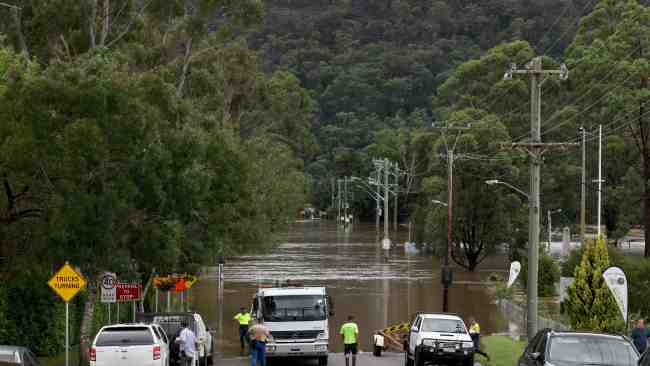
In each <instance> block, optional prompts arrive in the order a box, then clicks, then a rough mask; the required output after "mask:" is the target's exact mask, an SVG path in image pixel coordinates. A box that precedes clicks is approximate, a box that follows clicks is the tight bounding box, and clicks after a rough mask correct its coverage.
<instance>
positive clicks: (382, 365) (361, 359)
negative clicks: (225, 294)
mask: <svg viewBox="0 0 650 366" xmlns="http://www.w3.org/2000/svg"><path fill="white" fill-rule="evenodd" d="M214 363H215V365H217V366H245V365H246V366H248V365H250V359H249V358H248V357H238V358H231V359H217V360H215V362H214ZM271 365H276V366H315V365H318V362H316V360H309V359H305V360H293V359H277V360H272V361H271ZM402 365H404V354H403V353H383V354H382V355H381V357H374V356H373V355H372V353H363V354H360V355H358V356H357V366H402ZM328 366H345V358H343V354H342V353H330V357H329V364H328Z"/></svg>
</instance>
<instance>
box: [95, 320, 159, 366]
mask: <svg viewBox="0 0 650 366" xmlns="http://www.w3.org/2000/svg"><path fill="white" fill-rule="evenodd" d="M93 349H94V353H95V359H96V360H95V362H94V364H93V365H94V366H154V365H160V364H161V360H160V358H161V350H160V346H159V345H158V344H156V343H155V342H154V334H153V333H152V331H151V329H150V328H148V327H146V326H143V327H134V326H125V327H111V328H105V329H104V330H102V331H101V332H100V333H99V334H98V335H97V339H96V340H95V344H94V345H93ZM91 364H92V363H91Z"/></svg>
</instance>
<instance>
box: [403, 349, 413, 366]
mask: <svg viewBox="0 0 650 366" xmlns="http://www.w3.org/2000/svg"><path fill="white" fill-rule="evenodd" d="M404 366H413V360H411V358H410V357H409V351H408V350H407V351H406V352H404Z"/></svg>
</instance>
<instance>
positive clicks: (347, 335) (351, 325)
mask: <svg viewBox="0 0 650 366" xmlns="http://www.w3.org/2000/svg"><path fill="white" fill-rule="evenodd" d="M341 337H342V338H343V344H344V345H345V350H344V354H345V366H350V356H352V366H356V365H357V352H358V351H359V345H358V343H357V338H358V337H359V327H358V326H357V323H355V322H354V316H352V315H350V316H348V322H347V323H345V324H343V325H342V326H341Z"/></svg>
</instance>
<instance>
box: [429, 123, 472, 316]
mask: <svg viewBox="0 0 650 366" xmlns="http://www.w3.org/2000/svg"><path fill="white" fill-rule="evenodd" d="M440 123H442V124H446V126H443V127H440V128H441V129H442V137H443V139H444V142H445V149H446V150H447V251H446V254H445V258H444V261H443V266H442V272H441V276H440V277H441V281H442V311H443V312H448V311H449V288H450V287H451V285H452V283H453V272H452V269H451V266H450V262H451V253H452V245H453V224H454V162H455V161H456V159H458V158H459V157H460V156H456V155H455V151H456V145H457V144H458V140H459V139H460V136H461V134H462V133H463V131H465V130H468V129H470V126H465V127H456V126H449V122H440ZM433 127H437V126H436V123H434V125H433ZM449 130H456V131H458V132H457V134H456V138H455V140H454V144H453V145H452V146H451V147H450V146H449V143H448V141H447V135H446V132H447V131H449Z"/></svg>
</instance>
